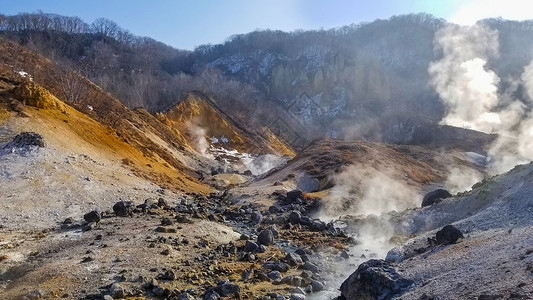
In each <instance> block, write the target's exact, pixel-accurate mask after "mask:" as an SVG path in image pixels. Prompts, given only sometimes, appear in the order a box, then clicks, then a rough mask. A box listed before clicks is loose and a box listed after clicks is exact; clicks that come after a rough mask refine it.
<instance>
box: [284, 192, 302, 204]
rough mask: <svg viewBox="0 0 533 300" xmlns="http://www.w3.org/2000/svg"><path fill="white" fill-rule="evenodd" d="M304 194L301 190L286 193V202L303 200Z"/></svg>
mask: <svg viewBox="0 0 533 300" xmlns="http://www.w3.org/2000/svg"><path fill="white" fill-rule="evenodd" d="M303 197H304V194H303V192H302V191H301V190H292V191H290V192H287V202H288V203H294V202H296V200H297V199H303Z"/></svg>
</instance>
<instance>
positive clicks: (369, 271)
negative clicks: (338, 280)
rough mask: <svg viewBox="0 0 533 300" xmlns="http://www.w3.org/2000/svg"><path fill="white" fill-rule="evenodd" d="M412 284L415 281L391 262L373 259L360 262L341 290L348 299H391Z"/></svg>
mask: <svg viewBox="0 0 533 300" xmlns="http://www.w3.org/2000/svg"><path fill="white" fill-rule="evenodd" d="M411 284H413V281H412V280H410V279H407V278H405V277H403V276H402V275H400V274H399V273H398V272H396V270H395V269H394V267H393V266H392V264H391V263H390V262H388V261H385V260H382V259H372V260H369V261H367V262H364V263H362V264H360V265H359V267H358V268H357V270H356V271H355V272H353V273H352V275H350V277H348V279H346V280H345V281H344V282H343V283H342V285H341V288H340V290H341V295H342V296H343V297H344V298H346V299H391V298H393V296H395V295H399V294H401V293H402V292H404V291H405V290H406V289H407V288H409V286H411Z"/></svg>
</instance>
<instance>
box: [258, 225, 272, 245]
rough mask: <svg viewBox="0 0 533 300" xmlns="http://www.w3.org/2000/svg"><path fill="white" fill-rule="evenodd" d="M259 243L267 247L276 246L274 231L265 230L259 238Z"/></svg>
mask: <svg viewBox="0 0 533 300" xmlns="http://www.w3.org/2000/svg"><path fill="white" fill-rule="evenodd" d="M257 242H258V243H259V244H261V245H265V246H268V245H272V244H274V234H273V233H272V231H270V230H268V229H265V230H263V231H261V233H259V235H258V236H257Z"/></svg>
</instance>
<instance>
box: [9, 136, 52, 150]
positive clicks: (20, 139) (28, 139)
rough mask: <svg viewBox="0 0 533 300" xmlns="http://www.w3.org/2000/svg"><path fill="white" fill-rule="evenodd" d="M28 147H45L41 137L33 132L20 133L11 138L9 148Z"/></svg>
mask: <svg viewBox="0 0 533 300" xmlns="http://www.w3.org/2000/svg"><path fill="white" fill-rule="evenodd" d="M29 146H37V147H41V148H42V147H45V146H46V144H45V143H44V139H43V137H42V136H41V135H40V134H38V133H35V132H21V133H19V134H18V135H17V136H15V137H14V138H13V141H12V142H11V143H10V144H9V147H15V148H25V147H29Z"/></svg>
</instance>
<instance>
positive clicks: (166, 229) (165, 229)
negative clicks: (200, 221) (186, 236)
mask: <svg viewBox="0 0 533 300" xmlns="http://www.w3.org/2000/svg"><path fill="white" fill-rule="evenodd" d="M155 231H156V232H162V233H176V232H178V230H177V229H176V228H169V227H163V226H157V228H156V229H155Z"/></svg>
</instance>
